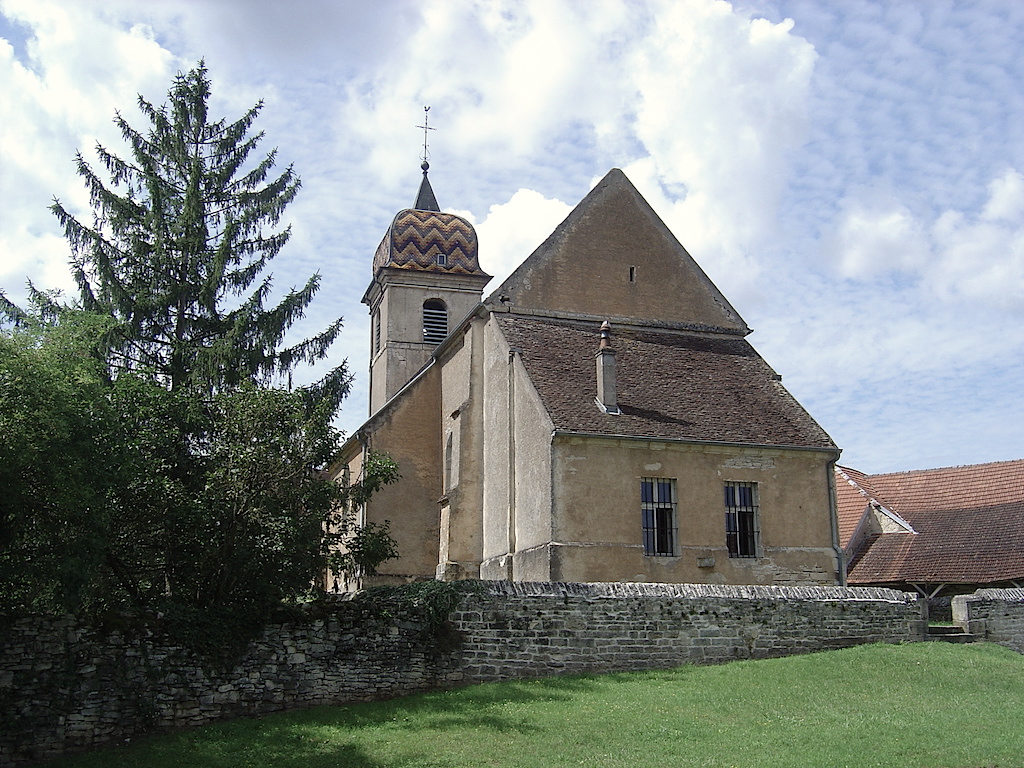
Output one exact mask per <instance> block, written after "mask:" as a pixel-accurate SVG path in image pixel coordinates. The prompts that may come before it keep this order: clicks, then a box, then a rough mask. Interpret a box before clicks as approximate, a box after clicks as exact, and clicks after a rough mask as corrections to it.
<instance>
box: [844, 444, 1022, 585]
mask: <svg viewBox="0 0 1024 768" xmlns="http://www.w3.org/2000/svg"><path fill="white" fill-rule="evenodd" d="M844 485H845V486H847V487H846V488H844ZM836 491H837V501H838V508H839V509H838V512H839V525H840V532H841V534H842V535H843V539H842V541H843V546H844V547H849V546H850V545H851V543H852V544H853V547H854V549H855V550H856V551H854V552H852V553H851V554H852V555H853V556H854V560H853V561H852V566H851V568H850V572H849V575H848V578H849V582H850V583H851V584H894V583H933V584H938V583H949V584H990V583H996V582H1005V581H1013V580H1019V579H1021V578H1024V460H1017V461H1003V462H995V463H991V464H975V465H970V466H963V467H947V468H943V469H928V470H917V471H913V472H897V473H892V474H884V475H864V474H863V473H861V472H857V471H856V470H851V469H847V468H845V467H837V471H836ZM869 503H873V504H877V505H879V506H881V507H884V508H885V509H887V510H889V511H891V512H892V513H894V514H895V515H897V516H898V517H899V518H902V519H903V520H905V521H907V523H909V525H910V526H911V527H912V532H911V531H906V532H900V533H886V532H882V533H880V534H879V533H876V534H875V535H871V536H867V537H866V538H864V539H863V541H862V542H857V541H852V542H851V536H852V534H853V533H854V531H855V529H856V528H857V527H858V526H859V525H860V521H861V519H862V518H863V516H864V513H865V511H866V509H867V506H868V504H869Z"/></svg>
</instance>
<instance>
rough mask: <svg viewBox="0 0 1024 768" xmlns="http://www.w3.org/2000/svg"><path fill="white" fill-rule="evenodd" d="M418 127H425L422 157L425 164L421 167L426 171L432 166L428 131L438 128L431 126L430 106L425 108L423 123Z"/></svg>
mask: <svg viewBox="0 0 1024 768" xmlns="http://www.w3.org/2000/svg"><path fill="white" fill-rule="evenodd" d="M416 127H417V128H422V129H423V157H421V158H420V159H421V160H422V161H423V165H421V166H420V168H422V169H423V172H424V173H426V172H427V169H428V168H430V163H429V162H428V161H429V160H430V150H429V149H427V131H436V130H437V129H436V128H431V127H430V107H424V108H423V125H417V126H416Z"/></svg>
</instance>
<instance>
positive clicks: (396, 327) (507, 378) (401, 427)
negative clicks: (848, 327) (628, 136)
mask: <svg viewBox="0 0 1024 768" xmlns="http://www.w3.org/2000/svg"><path fill="white" fill-rule="evenodd" d="M489 280H490V276H489V275H487V274H485V273H484V272H483V270H482V269H481V268H480V264H479V261H478V256H477V236H476V232H475V230H474V229H473V227H472V225H471V224H470V223H469V222H468V221H466V220H465V219H463V218H461V217H459V216H456V215H453V214H449V213H442V212H441V211H440V208H439V206H438V204H437V200H436V198H435V196H434V193H433V191H432V189H431V186H430V182H429V181H428V179H427V170H426V165H425V167H424V173H423V181H422V184H421V187H420V191H419V195H418V197H417V199H416V203H415V206H414V207H413V208H410V209H406V210H403V211H400V212H399V213H398V214H397V215H396V216H395V218H394V220H393V221H392V223H391V226H390V227H389V228H388V230H387V233H386V234H385V236H384V239H383V241H382V242H381V244H380V246H379V247H378V249H377V252H376V254H375V256H374V258H373V278H372V281H371V282H370V285H369V287H368V288H367V290H366V293H365V295H364V297H363V302H364V303H366V304H367V305H368V306H369V308H370V314H371V323H370V327H371V339H370V349H371V362H370V416H369V419H368V420H367V421H366V423H365V424H363V425H362V427H360V428H359V429H358V430H356V431H355V433H354V434H353V435H352V436H351V438H350V439H349V440H348V441H347V443H346V444H345V446H344V448H343V452H342V458H341V461H340V462H339V464H338V465H337V466H336V467H335V469H334V476H335V477H337V478H338V479H339V480H341V479H342V478H343V477H351V478H356V477H358V476H359V473H360V471H361V467H362V463H363V460H364V458H365V456H366V455H367V452H368V451H378V452H386V453H388V454H390V456H391V457H392V458H393V459H394V460H395V461H396V462H397V464H398V466H399V470H400V472H401V475H402V477H401V479H400V480H399V481H398V482H397V483H395V484H393V485H389V486H386V487H384V488H383V489H382V490H380V491H379V492H378V493H377V494H376V495H375V496H374V497H373V498H372V499H371V501H370V502H369V503H368V504H367V505H366V506H365V508H364V509H362V510H360V511H359V514H360V516H361V519H362V520H363V521H366V522H370V521H372V522H377V523H380V522H383V521H384V520H388V521H390V525H391V532H392V535H393V536H394V538H395V539H396V541H397V544H398V551H399V553H400V557H399V558H398V559H396V560H392V561H389V562H387V563H384V564H383V565H382V566H381V568H380V574H381V575H380V577H379V578H380V579H382V580H384V581H404V580H411V579H420V578H435V577H436V578H438V579H443V580H454V579H463V578H483V579H510V580H516V581H576V582H593V581H638V582H704V583H716V584H786V585H821V584H838V583H843V581H844V576H843V570H842V552H841V549H840V546H839V538H838V529H837V522H836V504H835V485H834V465H835V461H836V459H838V457H839V450H838V449H837V448H836V446H835V445H834V444H833V442H832V440H831V439H830V438H829V436H828V435H827V434H826V433H825V431H824V430H823V429H822V428H821V427H820V426H818V424H817V423H816V422H815V421H814V419H812V418H811V416H810V415H809V414H808V413H807V412H806V411H805V410H804V409H803V408H802V407H801V405H800V404H799V403H798V402H797V401H796V400H795V399H794V398H793V397H792V395H790V394H789V392H787V391H786V389H785V388H784V387H783V386H782V383H781V377H780V376H779V375H777V374H776V373H775V372H774V371H773V370H772V368H771V367H770V366H769V365H768V364H767V363H766V362H765V361H764V360H763V359H762V358H761V357H760V356H759V355H758V354H757V352H755V351H754V349H753V347H751V346H750V344H749V343H748V342H747V341H746V339H745V337H746V336H747V334H749V333H750V329H749V328H748V327H747V325H746V323H745V322H744V321H743V319H742V318H741V317H740V315H739V313H738V312H737V311H736V310H735V309H734V308H733V307H732V305H731V304H730V303H729V301H728V300H727V299H726V298H725V296H723V295H722V293H721V292H720V291H719V290H718V289H717V288H716V287H715V285H714V284H713V283H712V282H711V280H710V279H708V277H707V275H705V274H704V272H703V270H702V269H701V268H700V267H699V266H698V265H697V263H696V262H695V261H694V260H693V258H691V256H690V254H689V253H687V252H686V250H685V249H684V248H683V246H682V245H680V243H679V242H678V241H677V240H676V238H675V237H674V236H673V234H672V233H671V232H670V231H669V229H668V228H667V227H666V226H665V224H664V223H663V222H662V221H661V219H660V218H659V217H658V216H657V214H656V213H655V212H654V210H653V209H652V208H651V207H650V205H648V203H647V201H646V200H644V198H643V197H642V196H641V195H640V193H639V192H638V191H637V190H636V188H635V187H634V186H633V185H632V184H631V183H630V181H629V180H628V179H627V178H626V176H625V174H623V173H622V171H620V170H618V169H613V170H612V171H610V172H609V173H608V174H607V176H605V177H604V179H602V180H601V181H600V182H599V183H598V184H597V186H595V187H594V188H593V190H591V192H590V193H589V194H588V195H587V196H586V197H585V198H584V199H583V200H582V201H581V202H580V203H579V205H577V206H576V208H575V209H574V210H573V211H572V213H570V214H569V216H568V217H567V218H566V219H565V221H563V222H562V223H561V224H560V225H559V226H558V227H557V228H556V229H555V231H554V232H552V233H551V235H550V236H549V237H548V238H547V239H546V240H545V241H544V242H543V243H542V244H541V245H540V247H538V248H537V249H536V250H535V251H534V252H533V253H532V254H531V255H530V256H529V257H528V258H526V260H525V261H524V262H523V263H522V264H521V265H520V266H519V268H518V269H516V271H515V272H513V273H512V275H511V276H509V277H508V279H507V280H505V281H504V282H503V283H502V284H501V285H500V286H498V287H497V288H496V289H494V290H493V292H491V293H490V295H489V296H487V297H486V298H484V297H483V289H484V287H485V285H486V284H487V283H488V281H489Z"/></svg>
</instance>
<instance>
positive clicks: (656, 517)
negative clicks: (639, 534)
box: [640, 477, 677, 557]
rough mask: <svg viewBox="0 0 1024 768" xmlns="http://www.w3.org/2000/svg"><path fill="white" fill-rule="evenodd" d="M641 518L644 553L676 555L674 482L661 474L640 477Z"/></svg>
mask: <svg viewBox="0 0 1024 768" xmlns="http://www.w3.org/2000/svg"><path fill="white" fill-rule="evenodd" d="M640 521H641V527H642V529H643V538H644V554H645V555H649V556H651V557H672V556H674V555H675V554H676V538H677V525H676V481H675V480H671V479H666V478H661V477H643V478H641V479H640Z"/></svg>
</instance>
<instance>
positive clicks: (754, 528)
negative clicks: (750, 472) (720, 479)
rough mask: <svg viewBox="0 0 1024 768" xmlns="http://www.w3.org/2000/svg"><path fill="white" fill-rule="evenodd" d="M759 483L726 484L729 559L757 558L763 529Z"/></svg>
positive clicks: (726, 524) (726, 535)
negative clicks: (761, 524)
mask: <svg viewBox="0 0 1024 768" xmlns="http://www.w3.org/2000/svg"><path fill="white" fill-rule="evenodd" d="M758 517H759V516H758V509H757V483H731V482H730V483H726V484H725V543H726V546H727V547H728V548H729V557H757V549H758V545H759V544H760V543H761V541H760V540H761V528H760V522H759V520H758Z"/></svg>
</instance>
